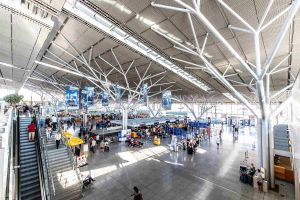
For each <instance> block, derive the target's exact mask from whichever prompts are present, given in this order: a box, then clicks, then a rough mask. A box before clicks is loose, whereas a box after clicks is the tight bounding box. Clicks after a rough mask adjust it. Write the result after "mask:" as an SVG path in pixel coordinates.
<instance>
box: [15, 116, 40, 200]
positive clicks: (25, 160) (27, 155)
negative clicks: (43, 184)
mask: <svg viewBox="0 0 300 200" xmlns="http://www.w3.org/2000/svg"><path fill="white" fill-rule="evenodd" d="M30 122H31V118H30V117H20V155H19V156H20V189H21V190H20V191H21V198H20V199H22V200H35V199H36V200H40V199H41V188H40V180H39V171H38V163H37V157H36V156H37V154H36V146H35V142H29V141H28V131H27V126H28V125H29V124H30Z"/></svg>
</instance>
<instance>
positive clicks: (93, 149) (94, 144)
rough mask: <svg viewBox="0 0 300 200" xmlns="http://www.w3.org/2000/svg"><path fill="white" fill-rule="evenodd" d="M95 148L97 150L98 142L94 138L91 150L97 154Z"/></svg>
mask: <svg viewBox="0 0 300 200" xmlns="http://www.w3.org/2000/svg"><path fill="white" fill-rule="evenodd" d="M95 148H96V140H95V139H94V138H92V141H91V150H92V152H93V153H95Z"/></svg>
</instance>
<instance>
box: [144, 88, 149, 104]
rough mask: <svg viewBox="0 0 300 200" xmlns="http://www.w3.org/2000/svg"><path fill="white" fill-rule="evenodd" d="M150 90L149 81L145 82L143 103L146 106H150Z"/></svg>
mask: <svg viewBox="0 0 300 200" xmlns="http://www.w3.org/2000/svg"><path fill="white" fill-rule="evenodd" d="M148 91H149V88H148V83H145V84H144V85H143V103H144V105H145V106H148Z"/></svg>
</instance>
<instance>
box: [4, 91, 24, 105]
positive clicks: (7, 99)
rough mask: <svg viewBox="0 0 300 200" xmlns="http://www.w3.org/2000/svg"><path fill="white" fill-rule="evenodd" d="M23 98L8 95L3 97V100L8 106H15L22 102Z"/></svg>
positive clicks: (21, 96)
mask: <svg viewBox="0 0 300 200" xmlns="http://www.w3.org/2000/svg"><path fill="white" fill-rule="evenodd" d="M23 98H24V96H23V95H18V94H17V93H16V94H9V95H6V96H5V97H3V100H4V101H5V102H7V103H9V104H10V105H16V104H18V103H20V101H22V99H23Z"/></svg>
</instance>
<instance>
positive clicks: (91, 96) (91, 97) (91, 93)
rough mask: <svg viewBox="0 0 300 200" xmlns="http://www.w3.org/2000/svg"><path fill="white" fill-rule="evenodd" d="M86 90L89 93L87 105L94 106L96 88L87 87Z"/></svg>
mask: <svg viewBox="0 0 300 200" xmlns="http://www.w3.org/2000/svg"><path fill="white" fill-rule="evenodd" d="M85 90H86V91H87V94H86V101H87V105H93V104H94V87H85Z"/></svg>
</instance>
